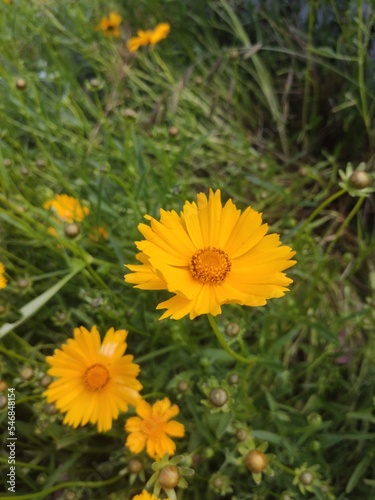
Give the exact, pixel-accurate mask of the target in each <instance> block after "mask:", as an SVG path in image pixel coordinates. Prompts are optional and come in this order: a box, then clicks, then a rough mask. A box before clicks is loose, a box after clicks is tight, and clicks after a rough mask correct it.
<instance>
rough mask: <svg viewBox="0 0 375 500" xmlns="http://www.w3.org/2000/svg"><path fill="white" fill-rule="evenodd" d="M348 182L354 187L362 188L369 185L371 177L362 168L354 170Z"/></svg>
mask: <svg viewBox="0 0 375 500" xmlns="http://www.w3.org/2000/svg"><path fill="white" fill-rule="evenodd" d="M349 183H350V185H351V186H353V187H354V188H356V189H364V188H366V187H370V185H371V179H370V176H369V174H368V173H367V172H364V171H363V170H356V171H355V172H353V173H352V175H351V176H350V177H349Z"/></svg>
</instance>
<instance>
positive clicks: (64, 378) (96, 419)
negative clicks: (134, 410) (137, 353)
mask: <svg viewBox="0 0 375 500" xmlns="http://www.w3.org/2000/svg"><path fill="white" fill-rule="evenodd" d="M127 335H128V332H127V331H126V330H117V331H115V329H114V328H110V329H109V330H108V331H107V333H106V335H105V337H104V340H103V341H101V340H100V335H99V332H98V330H97V328H96V326H93V327H92V328H91V331H88V330H87V329H86V328H85V327H83V326H81V327H79V328H75V329H74V339H69V340H68V341H67V343H66V344H64V345H63V346H62V349H61V350H60V349H56V350H55V352H54V354H53V356H48V357H47V362H48V363H49V364H50V365H51V368H50V369H49V370H48V374H49V375H52V376H55V377H58V379H57V380H55V381H54V382H52V383H51V385H50V386H49V387H48V390H47V391H45V392H44V395H45V396H46V397H47V400H48V402H49V403H53V402H54V403H55V404H56V407H57V409H58V410H60V411H61V412H63V413H66V415H65V418H64V424H68V425H71V426H72V427H74V428H76V427H78V426H79V425H85V424H87V423H88V422H90V423H92V424H95V423H96V424H97V427H98V431H99V432H102V431H107V430H109V429H111V427H112V420H115V419H116V418H117V417H118V415H119V412H120V411H127V409H128V404H131V405H133V406H136V404H137V403H138V401H139V400H140V399H141V396H140V395H139V391H140V390H141V389H142V385H141V384H140V382H138V380H137V379H136V377H137V375H138V373H139V371H140V369H139V366H138V365H136V364H135V363H133V356H131V355H126V356H124V353H125V351H126V347H127V344H126V342H125V339H126V337H127Z"/></svg>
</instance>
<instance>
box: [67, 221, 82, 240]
mask: <svg viewBox="0 0 375 500" xmlns="http://www.w3.org/2000/svg"><path fill="white" fill-rule="evenodd" d="M79 232H80V228H79V225H78V224H75V223H72V224H67V225H66V226H65V227H64V233H65V235H66V236H67V237H68V238H75V237H76V236H78V235H79Z"/></svg>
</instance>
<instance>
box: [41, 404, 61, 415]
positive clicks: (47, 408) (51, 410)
mask: <svg viewBox="0 0 375 500" xmlns="http://www.w3.org/2000/svg"><path fill="white" fill-rule="evenodd" d="M43 411H44V413H46V414H47V415H56V413H57V412H58V410H57V408H56V405H55V403H46V404H45V405H44V406H43Z"/></svg>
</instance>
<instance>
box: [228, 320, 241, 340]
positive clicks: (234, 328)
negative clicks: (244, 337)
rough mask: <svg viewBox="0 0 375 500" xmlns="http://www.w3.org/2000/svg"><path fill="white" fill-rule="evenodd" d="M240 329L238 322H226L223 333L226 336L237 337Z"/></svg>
mask: <svg viewBox="0 0 375 500" xmlns="http://www.w3.org/2000/svg"><path fill="white" fill-rule="evenodd" d="M239 331H240V326H239V324H238V323H234V322H232V323H228V324H227V327H226V328H225V333H226V334H227V335H228V337H237V335H238V334H239Z"/></svg>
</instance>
